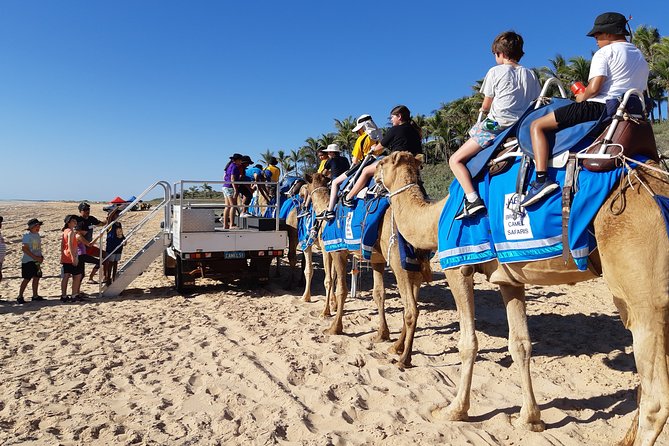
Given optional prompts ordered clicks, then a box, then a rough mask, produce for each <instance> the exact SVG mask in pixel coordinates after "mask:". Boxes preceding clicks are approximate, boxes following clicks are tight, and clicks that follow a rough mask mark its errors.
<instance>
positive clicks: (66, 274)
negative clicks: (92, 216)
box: [60, 215, 84, 302]
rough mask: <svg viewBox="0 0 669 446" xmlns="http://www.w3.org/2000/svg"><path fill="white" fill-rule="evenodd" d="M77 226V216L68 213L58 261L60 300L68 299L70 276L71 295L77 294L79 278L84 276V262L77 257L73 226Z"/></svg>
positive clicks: (66, 300)
mask: <svg viewBox="0 0 669 446" xmlns="http://www.w3.org/2000/svg"><path fill="white" fill-rule="evenodd" d="M76 226H77V216H76V215H68V216H66V217H65V227H64V228H63V235H62V237H61V242H60V263H61V265H62V268H63V271H62V276H63V278H62V280H61V282H60V300H61V301H63V302H68V301H70V299H71V298H70V297H69V296H68V295H67V283H68V282H69V281H70V277H72V296H76V295H78V294H79V290H80V287H81V279H82V278H83V276H84V262H83V260H80V259H79V253H78V249H77V237H76V231H75V227H76Z"/></svg>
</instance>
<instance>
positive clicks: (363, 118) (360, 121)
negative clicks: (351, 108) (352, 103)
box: [352, 115, 372, 133]
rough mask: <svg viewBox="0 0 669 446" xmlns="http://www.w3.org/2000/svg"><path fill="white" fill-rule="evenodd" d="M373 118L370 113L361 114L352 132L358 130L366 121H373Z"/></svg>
mask: <svg viewBox="0 0 669 446" xmlns="http://www.w3.org/2000/svg"><path fill="white" fill-rule="evenodd" d="M371 120H372V117H371V116H370V115H360V117H359V118H358V119H356V120H355V127H353V130H352V132H353V133H355V132H357V131H358V130H360V129H361V128H362V127H363V126H364V125H365V122H366V121H371Z"/></svg>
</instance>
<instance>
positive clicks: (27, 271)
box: [16, 218, 44, 304]
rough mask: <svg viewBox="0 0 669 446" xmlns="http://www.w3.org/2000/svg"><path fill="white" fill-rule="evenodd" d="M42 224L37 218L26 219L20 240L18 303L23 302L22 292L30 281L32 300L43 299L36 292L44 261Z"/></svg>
mask: <svg viewBox="0 0 669 446" xmlns="http://www.w3.org/2000/svg"><path fill="white" fill-rule="evenodd" d="M42 224H43V222H41V221H39V220H38V219H37V218H31V219H30V220H28V232H26V233H25V234H23V239H22V240H21V243H22V246H21V250H22V251H23V257H21V277H22V278H23V280H22V281H21V285H20V286H19V297H18V298H17V299H16V301H17V302H18V303H20V304H23V303H25V299H24V298H23V292H24V291H25V290H26V287H27V286H28V282H30V281H32V288H33V298H32V300H44V298H43V297H41V296H40V295H39V294H38V292H37V291H38V289H39V279H40V278H41V277H42V262H43V261H44V257H43V256H42V237H41V236H40V234H39V230H40V228H41V227H42Z"/></svg>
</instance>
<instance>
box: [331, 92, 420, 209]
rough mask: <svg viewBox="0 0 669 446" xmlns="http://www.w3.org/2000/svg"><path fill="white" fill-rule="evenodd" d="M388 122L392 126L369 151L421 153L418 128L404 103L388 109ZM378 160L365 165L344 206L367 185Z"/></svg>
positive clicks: (345, 199) (345, 198)
mask: <svg viewBox="0 0 669 446" xmlns="http://www.w3.org/2000/svg"><path fill="white" fill-rule="evenodd" d="M390 122H392V124H393V126H392V127H391V128H390V129H389V130H388V131H387V132H386V134H385V135H384V136H383V139H382V140H381V142H380V143H378V144H376V145H374V146H372V148H371V149H370V150H369V151H370V153H374V154H375V155H380V154H381V153H383V152H384V151H385V150H386V149H389V150H390V151H391V152H398V151H407V152H411V153H413V154H414V155H418V154H419V153H423V145H422V143H421V134H420V128H419V127H418V126H417V125H416V123H415V122H413V120H412V119H411V112H410V111H409V109H408V108H407V107H406V106H405V105H398V106H397V107H395V108H393V109H392V110H391V111H390ZM378 163H379V160H376V161H375V162H374V163H372V164H370V165H369V166H367V167H365V168H364V169H363V170H362V173H361V174H360V177H359V178H358V181H356V182H355V184H354V185H353V188H352V189H351V190H350V191H349V193H348V194H346V197H344V200H343V203H344V206H353V198H354V197H355V196H356V195H358V193H359V192H360V191H361V190H362V189H364V188H365V186H367V183H369V179H370V178H371V177H372V176H374V173H375V172H376V165H377V164H378Z"/></svg>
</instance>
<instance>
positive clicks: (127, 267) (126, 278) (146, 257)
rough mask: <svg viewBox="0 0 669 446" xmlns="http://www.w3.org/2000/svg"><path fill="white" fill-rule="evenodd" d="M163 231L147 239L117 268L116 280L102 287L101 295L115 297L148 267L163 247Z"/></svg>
mask: <svg viewBox="0 0 669 446" xmlns="http://www.w3.org/2000/svg"><path fill="white" fill-rule="evenodd" d="M164 240H165V233H164V231H160V232H158V234H156V235H155V237H153V238H152V239H151V240H149V241H148V242H147V243H146V245H144V247H142V249H140V250H139V251H137V252H136V253H135V255H133V256H132V257H131V258H130V259H129V260H128V261H127V262H125V263H124V264H123V266H121V267H120V268H119V271H118V274H117V275H116V280H114V281H113V282H112V283H111V285H109V286H108V287H104V288H103V291H102V296H103V297H115V296H118V295H119V294H121V292H122V291H123V290H125V289H126V288H127V287H128V285H130V283H131V282H132V281H133V280H135V279H136V278H137V277H139V276H140V275H141V274H142V273H143V272H144V271H146V268H148V267H149V265H150V264H151V262H153V261H154V260H155V259H156V258H157V257H158V256H159V255H160V254H162V252H163V250H164V249H165V243H164Z"/></svg>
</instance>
